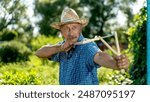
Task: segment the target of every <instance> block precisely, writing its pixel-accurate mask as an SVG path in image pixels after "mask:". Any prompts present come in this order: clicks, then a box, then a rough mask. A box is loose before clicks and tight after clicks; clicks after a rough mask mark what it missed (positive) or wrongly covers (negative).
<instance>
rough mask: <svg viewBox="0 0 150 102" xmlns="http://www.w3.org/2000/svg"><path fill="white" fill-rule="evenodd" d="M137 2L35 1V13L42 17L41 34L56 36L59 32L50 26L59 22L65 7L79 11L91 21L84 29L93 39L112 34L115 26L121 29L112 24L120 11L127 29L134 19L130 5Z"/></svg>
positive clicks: (104, 0) (108, 0)
mask: <svg viewBox="0 0 150 102" xmlns="http://www.w3.org/2000/svg"><path fill="white" fill-rule="evenodd" d="M135 1H136V0H119V1H118V0H52V1H48V0H35V13H36V14H37V15H38V14H40V15H41V16H42V19H41V21H39V22H38V25H39V27H40V33H42V34H45V35H49V34H52V35H53V36H56V32H57V31H56V30H55V29H53V28H51V27H50V24H51V23H52V22H59V21H60V16H61V12H62V10H63V9H64V8H65V7H71V8H73V9H75V10H76V11H77V13H78V14H79V16H80V17H87V18H89V19H90V21H89V24H88V26H87V27H86V28H85V29H83V34H84V36H85V37H93V36H95V35H103V34H104V35H105V34H107V33H110V32H111V30H112V29H114V26H118V27H119V28H120V25H119V24H117V23H116V22H114V23H111V20H114V19H115V18H116V16H117V13H118V11H121V12H122V13H123V14H125V15H126V17H127V20H128V22H127V23H128V24H127V26H124V27H123V28H126V29H127V27H128V26H129V24H130V23H131V19H132V17H133V14H132V10H131V8H130V3H133V2H135ZM126 29H124V30H126ZM120 32H121V30H120ZM122 32H123V31H122ZM122 32H121V33H122Z"/></svg>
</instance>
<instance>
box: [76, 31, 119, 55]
mask: <svg viewBox="0 0 150 102" xmlns="http://www.w3.org/2000/svg"><path fill="white" fill-rule="evenodd" d="M111 36H115V42H116V47H117V51H115V50H114V49H113V48H112V47H111V46H110V45H109V44H108V43H107V42H106V41H105V40H104V38H108V37H111ZM98 40H101V41H102V42H103V43H104V44H105V45H106V46H107V47H108V48H109V49H110V50H111V51H112V52H113V53H114V54H115V55H117V56H119V55H120V47H119V42H118V36H117V33H116V32H115V33H114V34H110V35H107V36H103V37H101V36H96V37H95V38H93V39H87V40H84V41H81V42H76V43H75V45H82V44H86V43H90V42H93V41H98Z"/></svg>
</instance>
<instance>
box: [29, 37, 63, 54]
mask: <svg viewBox="0 0 150 102" xmlns="http://www.w3.org/2000/svg"><path fill="white" fill-rule="evenodd" d="M60 41H62V38H61V37H52V36H49V37H47V36H45V35H40V36H37V37H35V38H33V39H32V41H31V46H32V50H33V51H36V50H37V49H39V48H40V47H42V46H43V45H47V44H56V43H58V42H60Z"/></svg>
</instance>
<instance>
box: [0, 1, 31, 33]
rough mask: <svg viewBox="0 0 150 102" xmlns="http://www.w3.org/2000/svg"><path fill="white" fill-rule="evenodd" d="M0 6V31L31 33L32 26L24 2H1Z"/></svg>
mask: <svg viewBox="0 0 150 102" xmlns="http://www.w3.org/2000/svg"><path fill="white" fill-rule="evenodd" d="M0 5H1V6H0V31H3V30H4V29H8V28H9V29H10V28H11V29H13V30H16V31H17V32H21V33H24V32H28V33H29V32H31V30H32V26H31V24H30V23H29V18H28V15H27V13H26V8H27V7H26V6H25V4H24V3H23V2H21V1H20V0H0ZM21 33H20V34H21Z"/></svg>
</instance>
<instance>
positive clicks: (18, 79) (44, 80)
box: [0, 56, 59, 85]
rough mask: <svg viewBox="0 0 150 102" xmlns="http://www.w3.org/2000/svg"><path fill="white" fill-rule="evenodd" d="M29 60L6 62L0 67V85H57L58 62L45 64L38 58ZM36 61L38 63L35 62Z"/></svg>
mask: <svg viewBox="0 0 150 102" xmlns="http://www.w3.org/2000/svg"><path fill="white" fill-rule="evenodd" d="M33 59H34V61H33ZM30 60H32V62H30V61H26V62H17V63H7V64H3V65H2V66H1V67H0V85H48V84H50V85H58V84H59V80H58V78H59V75H58V74H59V68H58V64H54V63H53V62H51V61H49V62H48V63H47V64H46V65H43V64H42V63H41V60H40V59H39V58H36V57H34V56H32V57H30ZM37 62H38V63H37Z"/></svg>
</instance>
